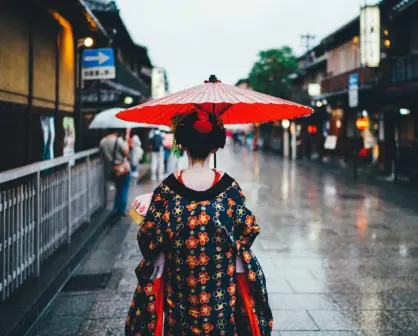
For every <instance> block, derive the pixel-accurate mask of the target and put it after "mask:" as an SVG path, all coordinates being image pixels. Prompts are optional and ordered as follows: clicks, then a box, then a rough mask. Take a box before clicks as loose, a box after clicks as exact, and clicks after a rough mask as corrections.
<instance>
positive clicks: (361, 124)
mask: <svg viewBox="0 0 418 336" xmlns="http://www.w3.org/2000/svg"><path fill="white" fill-rule="evenodd" d="M356 127H357V128H358V129H359V130H360V131H364V130H365V129H367V128H369V119H368V118H358V119H357V120H356Z"/></svg>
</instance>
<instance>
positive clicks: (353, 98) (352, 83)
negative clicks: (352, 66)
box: [348, 73, 358, 107]
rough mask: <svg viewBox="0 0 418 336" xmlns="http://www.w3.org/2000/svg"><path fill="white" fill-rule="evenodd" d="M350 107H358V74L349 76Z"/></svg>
mask: <svg viewBox="0 0 418 336" xmlns="http://www.w3.org/2000/svg"><path fill="white" fill-rule="evenodd" d="M348 105H349V106H350V107H357V106H358V74H357V73H353V74H351V75H350V76H348Z"/></svg>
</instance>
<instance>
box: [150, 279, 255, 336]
mask: <svg viewBox="0 0 418 336" xmlns="http://www.w3.org/2000/svg"><path fill="white" fill-rule="evenodd" d="M237 282H238V295H240V296H241V299H242V301H243V307H242V308H243V310H244V311H243V313H244V314H245V315H246V316H247V317H248V320H249V323H250V331H251V336H261V332H260V328H259V327H258V322H257V315H256V314H255V313H254V311H253V309H254V303H252V302H254V299H253V298H252V297H251V294H250V287H249V284H248V280H247V276H246V274H244V273H241V274H237ZM153 285H154V290H155V303H156V304H155V310H156V311H155V313H156V315H157V316H156V325H155V332H154V336H163V325H164V306H163V302H164V281H163V278H162V277H161V278H158V279H156V280H154V281H153Z"/></svg>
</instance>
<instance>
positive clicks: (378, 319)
mask: <svg viewBox="0 0 418 336" xmlns="http://www.w3.org/2000/svg"><path fill="white" fill-rule="evenodd" d="M218 162H219V166H220V168H221V169H224V170H225V171H227V172H228V173H230V175H232V176H233V177H235V178H236V179H237V180H238V182H239V183H240V185H241V187H242V188H243V189H244V192H245V194H246V197H247V202H248V206H249V207H250V208H252V210H253V212H254V213H255V214H256V216H257V219H258V222H259V224H260V226H261V235H260V236H259V238H258V240H257V241H256V243H255V245H254V252H255V253H256V255H257V256H258V258H259V260H260V262H261V264H262V266H263V268H264V271H265V274H266V276H267V281H268V282H267V285H268V290H269V293H270V301H271V307H272V309H273V310H274V318H275V321H274V329H275V334H274V336H277V335H283V336H290V335H293V336H299V335H322V336H324V335H329V336H331V335H335V336H346V335H370V336H371V335H391V336H392V335H393V336H397V335H418V272H417V270H418V262H417V259H418V217H417V215H416V213H415V212H414V211H413V210H412V209H408V208H407V207H403V206H402V202H403V200H401V199H399V198H397V195H392V197H393V202H392V201H388V196H387V195H386V196H385V197H383V196H382V197H380V196H381V195H383V194H382V193H383V192H384V191H382V190H381V189H379V188H378V187H371V186H363V185H356V184H353V183H349V182H347V181H345V180H343V179H341V178H340V177H338V176H335V175H332V174H330V173H326V172H323V171H320V170H318V169H317V168H315V167H311V166H309V165H303V164H299V163H295V162H292V161H284V160H281V159H280V158H278V157H277V156H276V155H273V154H264V153H259V152H247V151H246V150H244V149H242V148H234V149H233V150H232V149H231V148H227V149H225V151H224V152H223V153H221V154H220V155H219V159H218ZM154 186H155V184H152V183H151V182H147V183H145V184H144V185H141V186H138V187H136V188H135V190H132V191H131V199H132V198H133V197H134V196H135V195H137V194H140V193H144V192H150V191H151V190H152V188H153V187H154ZM395 198H396V199H395ZM407 203H408V206H410V204H411V201H410V200H409V202H407ZM417 204H418V203H417ZM417 208H418V205H417ZM135 234H136V227H135V226H133V225H132V224H131V223H128V222H127V221H125V222H124V221H122V222H121V223H119V225H118V226H116V227H115V228H114V229H112V231H111V232H110V233H109V234H108V236H106V237H105V239H104V241H103V242H102V243H101V244H100V246H99V247H98V248H97V250H96V251H94V252H93V253H92V255H91V256H90V258H89V260H87V261H86V263H85V264H84V265H83V268H82V269H81V270H80V272H81V273H94V272H103V271H104V270H106V271H109V270H110V271H112V273H113V277H112V281H111V282H110V283H111V285H109V286H108V288H106V289H105V290H102V291H99V292H94V293H92V292H89V293H71V294H68V293H66V294H61V295H60V297H59V298H58V300H57V301H56V303H55V306H54V309H53V311H54V313H51V315H50V318H49V322H48V323H46V324H45V325H44V328H41V330H39V332H38V333H37V334H38V335H44V334H45V335H46V334H49V335H51V330H54V329H53V328H54V325H60V327H61V330H67V329H68V330H67V331H69V333H68V334H70V335H76V334H78V335H123V320H124V316H125V314H126V311H127V309H128V307H129V304H130V300H131V297H132V294H133V291H134V287H135V282H136V279H135V275H134V273H133V269H134V267H135V266H136V265H137V264H138V261H139V255H138V248H137V244H136V241H135ZM118 237H119V238H118ZM109 249H110V250H111V251H112V252H111V254H112V253H113V257H112V258H109V257H106V258H102V257H101V256H103V255H104V254H105V252H104V251H107V253H109ZM106 255H109V254H106ZM71 300H72V301H71ZM73 301H74V302H79V305H78V306H77V309H75V312H70V311H68V303H69V302H73ZM82 308H83V309H84V310H83V309H82ZM65 309H66V310H65ZM63 311H64V312H63ZM66 326H68V327H66ZM75 326H77V327H75ZM52 334H53V333H52ZM65 334H66V335H67V333H65ZM60 335H63V334H60Z"/></svg>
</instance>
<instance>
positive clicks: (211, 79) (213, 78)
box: [205, 75, 221, 83]
mask: <svg viewBox="0 0 418 336" xmlns="http://www.w3.org/2000/svg"><path fill="white" fill-rule="evenodd" d="M205 83H221V81H220V80H219V79H218V78H216V76H215V75H210V76H209V80H205Z"/></svg>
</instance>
